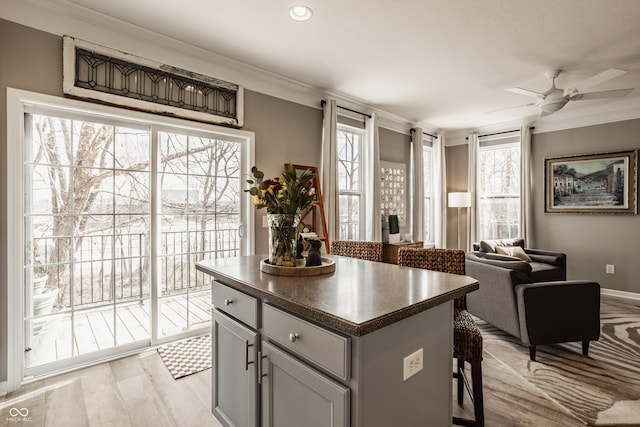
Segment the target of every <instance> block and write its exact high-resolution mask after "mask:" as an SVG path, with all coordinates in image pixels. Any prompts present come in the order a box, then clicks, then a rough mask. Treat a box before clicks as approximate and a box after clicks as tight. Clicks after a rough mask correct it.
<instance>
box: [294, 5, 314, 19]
mask: <svg viewBox="0 0 640 427" xmlns="http://www.w3.org/2000/svg"><path fill="white" fill-rule="evenodd" d="M311 15H313V10H311V8H310V7H309V6H303V5H296V6H291V8H290V9H289V16H290V17H291V19H293V20H294V21H308V20H309V19H311Z"/></svg>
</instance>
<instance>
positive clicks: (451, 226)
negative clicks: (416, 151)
mask: <svg viewBox="0 0 640 427" xmlns="http://www.w3.org/2000/svg"><path fill="white" fill-rule="evenodd" d="M468 157H469V150H468V148H467V145H454V146H451V147H446V149H445V163H446V168H447V169H446V172H447V194H448V193H451V192H454V191H467V187H468V181H467V177H468V167H467V164H468V162H469V158H468ZM468 214H469V209H460V249H465V248H466V247H467V224H468ZM457 215H458V209H457V208H447V248H454V249H455V248H457V247H458V220H457V218H458V217H457Z"/></svg>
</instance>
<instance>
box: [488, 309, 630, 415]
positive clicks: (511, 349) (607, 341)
mask: <svg viewBox="0 0 640 427" xmlns="http://www.w3.org/2000/svg"><path fill="white" fill-rule="evenodd" d="M601 307H602V308H601V315H600V317H601V325H602V329H601V334H600V340H599V341H597V342H592V343H591V347H590V349H589V355H588V356H587V357H585V356H583V355H582V347H581V343H567V344H558V345H543V346H539V347H538V349H537V354H536V361H535V362H532V361H531V360H530V359H529V350H528V348H526V347H525V346H523V345H522V344H521V343H520V340H519V339H517V338H514V337H512V336H510V335H509V334H506V333H505V332H502V331H500V330H499V329H497V328H495V327H493V326H491V325H490V324H488V323H486V322H484V321H482V320H481V319H477V318H476V321H477V323H478V326H479V327H480V329H481V331H482V335H483V338H484V351H485V353H486V354H487V355H490V356H492V357H494V358H495V359H497V360H498V361H499V363H502V364H503V365H504V367H505V369H510V370H511V371H514V372H515V373H517V374H519V375H520V376H521V377H522V378H524V379H526V380H527V381H528V382H529V383H530V384H532V385H533V386H534V387H536V388H537V389H538V390H540V391H541V393H542V394H543V395H545V396H546V397H547V398H548V399H550V400H552V401H554V402H556V403H557V404H559V405H561V406H562V407H564V408H565V410H566V411H567V412H568V413H570V414H571V415H572V416H573V417H574V418H576V419H577V420H578V421H580V422H582V423H584V424H585V425H590V426H630V425H636V426H638V425H640V307H638V306H635V305H630V304H628V303H620V302H616V300H615V299H612V298H608V299H606V300H604V299H603V301H602V305H601Z"/></svg>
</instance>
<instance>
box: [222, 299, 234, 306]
mask: <svg viewBox="0 0 640 427" xmlns="http://www.w3.org/2000/svg"><path fill="white" fill-rule="evenodd" d="M231 304H233V300H232V299H225V300H224V305H231Z"/></svg>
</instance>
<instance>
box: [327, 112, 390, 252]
mask: <svg viewBox="0 0 640 427" xmlns="http://www.w3.org/2000/svg"><path fill="white" fill-rule="evenodd" d="M336 129H337V132H341V131H342V132H350V133H354V134H358V135H360V147H358V153H359V164H358V170H359V172H360V176H359V177H358V180H359V182H360V190H359V191H353V190H341V189H340V182H339V180H338V183H337V188H336V190H337V195H338V197H337V199H338V204H339V203H340V196H342V195H345V196H359V197H360V209H359V216H358V235H359V236H360V240H364V234H365V229H366V224H365V220H366V218H365V212H364V211H365V210H366V199H365V198H366V195H365V193H364V188H363V183H364V182H363V178H364V177H363V170H364V164H363V156H364V151H363V150H364V148H365V147H364V146H365V144H366V142H365V138H366V137H367V133H366V130H365V129H362V128H358V127H354V126H350V125H345V124H342V123H338V124H337V126H336ZM336 161H337V162H340V159H339V158H338V156H336ZM337 166H338V165H336V167H337ZM379 189H380V188H379V187H378V191H379ZM338 221H340V218H338ZM342 238H343V237H342V236H338V239H342Z"/></svg>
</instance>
